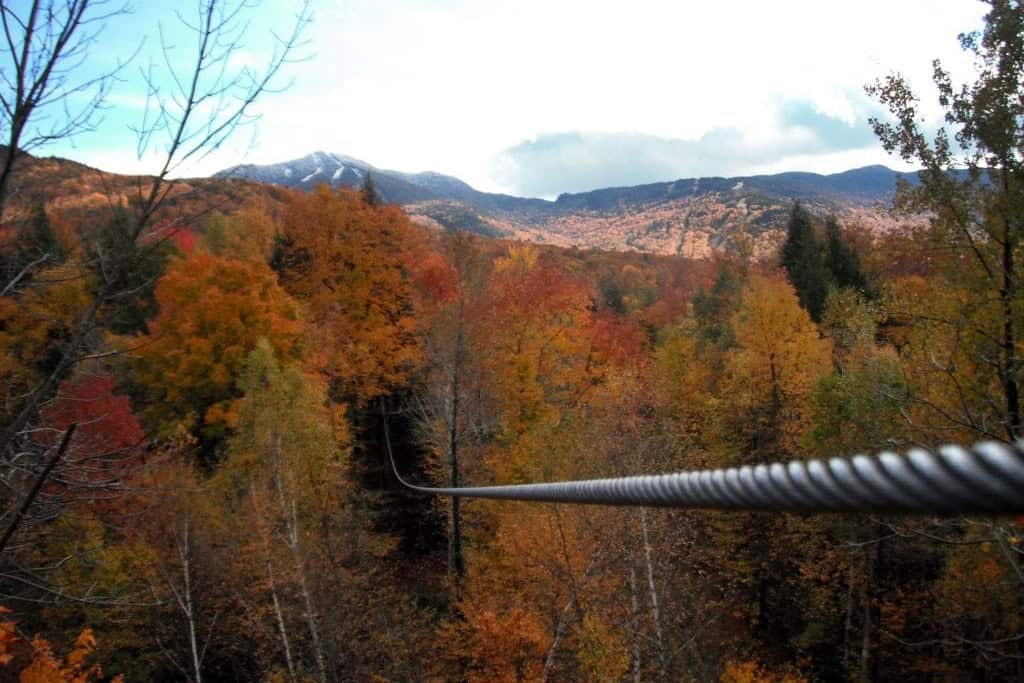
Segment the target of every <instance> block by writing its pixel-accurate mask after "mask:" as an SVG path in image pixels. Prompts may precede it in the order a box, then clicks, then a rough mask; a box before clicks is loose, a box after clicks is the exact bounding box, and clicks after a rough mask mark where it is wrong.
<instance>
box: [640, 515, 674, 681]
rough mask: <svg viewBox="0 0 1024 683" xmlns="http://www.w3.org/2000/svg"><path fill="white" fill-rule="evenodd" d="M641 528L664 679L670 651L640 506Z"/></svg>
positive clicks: (652, 613)
mask: <svg viewBox="0 0 1024 683" xmlns="http://www.w3.org/2000/svg"><path fill="white" fill-rule="evenodd" d="M640 529H641V531H642V534H643V540H644V563H645V564H646V565H647V589H648V591H650V594H651V619H652V620H653V621H654V635H655V639H656V642H657V643H658V659H659V664H661V676H660V678H661V679H662V680H665V677H666V676H667V675H668V656H667V655H668V653H667V652H666V651H665V641H664V639H663V637H662V633H661V611H660V609H659V608H658V589H657V587H656V586H655V584H654V563H652V562H651V542H650V539H649V537H648V535H647V511H646V510H645V509H644V507H643V506H641V507H640Z"/></svg>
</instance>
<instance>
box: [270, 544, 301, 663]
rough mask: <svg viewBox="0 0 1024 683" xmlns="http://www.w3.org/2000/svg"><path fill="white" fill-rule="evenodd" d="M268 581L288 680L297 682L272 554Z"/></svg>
mask: <svg viewBox="0 0 1024 683" xmlns="http://www.w3.org/2000/svg"><path fill="white" fill-rule="evenodd" d="M267 580H268V581H270V597H271V599H272V600H273V603H274V616H275V617H276V618H277V629H278V631H280V633H281V645H282V646H283V647H284V661H285V664H287V665H288V680H289V681H295V665H294V664H293V663H292V648H291V645H289V643H288V629H287V628H286V627H285V624H284V613H283V612H282V611H281V601H280V600H278V598H277V585H276V584H275V583H274V565H273V563H271V561H270V553H269V552H268V553H267Z"/></svg>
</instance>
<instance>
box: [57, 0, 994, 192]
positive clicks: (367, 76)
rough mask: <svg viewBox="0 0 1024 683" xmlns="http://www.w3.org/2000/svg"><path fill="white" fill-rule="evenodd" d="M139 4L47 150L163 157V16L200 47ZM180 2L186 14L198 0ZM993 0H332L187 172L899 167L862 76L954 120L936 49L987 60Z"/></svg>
mask: <svg viewBox="0 0 1024 683" xmlns="http://www.w3.org/2000/svg"><path fill="white" fill-rule="evenodd" d="M135 4H136V5H137V7H136V11H135V14H134V15H133V16H131V17H127V18H118V19H114V20H112V21H111V22H110V25H109V26H108V27H107V29H106V33H105V34H104V36H105V37H104V40H102V41H101V42H100V43H99V44H98V46H97V50H98V52H97V54H96V56H95V57H94V58H93V61H92V64H93V65H95V66H97V67H98V66H99V65H101V64H104V63H108V62H110V61H111V60H114V59H116V58H118V57H119V56H121V57H124V56H127V55H129V54H131V53H132V52H133V50H134V48H135V47H136V46H137V45H138V43H139V41H140V40H141V39H142V37H143V36H146V38H145V42H144V43H143V47H142V50H141V52H140V53H139V55H138V56H137V57H136V58H135V62H134V63H133V65H132V66H131V67H129V68H128V69H127V70H125V71H124V72H123V79H122V81H121V82H119V83H117V84H116V85H115V87H114V90H113V93H112V96H111V98H110V102H109V104H110V108H109V109H108V110H107V112H106V117H105V120H104V123H103V125H102V126H101V127H100V129H99V130H98V131H97V132H95V133H92V134H85V135H81V136H79V137H78V138H77V139H76V140H74V146H70V145H67V144H64V143H61V144H59V145H52V146H50V147H49V148H47V149H46V150H44V153H48V154H57V155H61V156H68V157H71V158H74V159H77V160H80V161H83V162H85V163H89V164H91V165H94V166H98V167H100V168H103V169H105V170H110V171H121V172H128V171H139V170H141V171H152V170H153V160H152V158H150V157H144V158H143V159H142V160H141V161H140V160H139V159H138V155H137V150H136V145H135V141H134V139H133V136H132V135H131V133H130V131H129V129H128V126H129V124H130V123H132V122H138V121H139V120H140V119H141V116H142V111H143V105H144V103H145V90H144V87H143V85H142V80H141V78H140V77H139V67H141V66H145V65H147V64H149V63H150V62H149V60H150V58H151V57H153V56H154V55H155V54H156V53H157V47H158V45H159V40H158V39H157V37H156V35H157V33H156V30H155V29H156V25H157V24H158V23H160V24H161V25H162V26H163V28H164V32H165V37H169V39H168V40H169V42H171V43H173V44H174V45H175V49H174V50H173V51H172V56H171V61H172V62H173V63H180V64H184V63H186V62H187V58H188V48H189V46H190V43H189V42H188V36H186V35H185V34H184V33H183V32H182V31H181V29H180V28H177V27H176V22H177V19H176V18H175V16H174V13H173V12H172V11H170V9H169V7H170V6H172V5H173V4H174V3H171V2H163V1H161V2H149V1H148V0H146V1H145V3H144V2H143V0H137V1H136V3H135ZM294 5H295V0H273V1H271V0H265V1H264V2H263V4H262V5H261V6H260V7H259V8H258V9H257V10H256V13H255V14H254V15H253V18H254V22H253V24H252V26H251V27H250V36H249V37H248V39H247V44H246V46H245V50H244V51H242V52H241V53H240V54H238V55H237V56H236V58H235V60H234V64H235V65H236V66H237V65H244V64H257V63H259V61H260V59H261V58H263V57H265V56H266V53H267V50H268V49H269V43H268V42H267V41H266V39H265V37H264V36H265V35H266V29H267V28H268V27H280V26H283V25H285V24H286V23H287V21H288V17H289V16H290V13H291V10H292V8H293V7H294ZM180 6H181V12H182V13H183V14H184V15H185V16H186V17H187V16H190V14H194V12H195V6H196V2H194V1H185V2H181V3H180ZM984 8H985V6H984V5H983V4H981V3H979V2H975V1H973V0H860V1H859V2H855V3H854V2H843V1H838V0H837V1H834V2H833V1H828V0H808V1H802V0H776V1H774V2H765V1H763V0H751V1H749V2H748V1H740V0H734V1H733V2H718V3H712V2H696V1H693V2H690V1H683V0H665V1H663V2H645V1H643V0H630V2H622V1H621V0H620V1H618V2H607V3H606V2H599V1H597V0H516V1H515V2H509V1H493V2H492V1H489V0H465V1H461V0H422V1H419V2H416V1H411V0H387V1H386V2H385V1H381V0H336V1H332V0H317V1H316V3H315V5H314V9H315V22H314V23H313V25H312V26H310V27H309V30H308V32H307V38H308V45H307V47H306V48H305V50H304V54H305V55H306V56H307V57H308V59H306V60H305V61H303V62H301V63H298V64H294V65H292V66H291V67H290V68H289V69H288V70H287V76H288V79H292V80H293V83H292V85H291V87H290V88H289V89H288V90H286V91H285V92H282V93H277V94H271V95H267V96H266V97H265V98H263V99H262V100H260V102H259V104H258V106H257V109H256V111H258V113H259V114H260V115H261V121H260V122H259V124H258V127H257V128H256V129H255V130H254V131H252V130H246V131H241V132H240V133H239V134H238V135H237V136H236V137H235V138H233V139H232V141H231V142H229V143H228V144H227V145H225V146H224V147H223V148H222V149H220V150H218V151H217V152H215V153H213V154H211V155H210V156H208V157H206V158H205V159H203V160H202V161H201V162H199V163H197V164H193V165H191V166H189V167H187V168H184V169H182V172H183V173H184V174H187V175H206V174H209V173H212V172H214V171H216V170H219V169H221V168H224V167H226V166H229V165H232V164H236V163H243V162H251V163H269V162H276V161H284V160H287V159H291V158H295V157H299V156H303V155H305V154H307V153H309V152H311V151H314V150H323V151H328V152H337V153H342V154H347V155H349V156H353V157H357V158H360V159H363V160H365V161H367V162H369V163H371V164H373V165H375V166H377V167H380V168H393V169H398V170H404V171H423V170H434V171H439V172H442V173H448V174H451V175H455V176H458V177H459V178H462V179H463V180H465V181H467V182H469V183H470V184H471V185H473V186H475V187H477V188H479V189H484V190H496V191H505V192H510V193H514V194H525V195H534V196H547V197H551V196H555V195H557V194H559V193H560V192H571V191H581V190H587V189H593V188H597V187H606V186H611V185H632V184H639V183H644V182H654V181H660V180H671V179H675V178H680V177H692V176H707V175H726V176H729V175H746V174H752V173H762V172H777V171H783V170H803V171H817V172H835V171H840V170H845V169H848V168H853V167H857V166H864V165H867V164H872V163H886V164H888V165H890V166H893V167H900V166H899V163H898V161H897V160H895V159H892V158H890V157H887V155H886V154H885V153H884V152H883V151H882V150H881V149H880V148H879V146H878V145H877V144H876V143H875V141H874V137H873V135H872V134H871V131H870V129H869V127H868V124H867V119H868V117H869V116H873V115H878V114H879V110H878V106H877V105H876V104H875V103H873V102H872V101H870V100H869V99H868V98H867V97H866V96H865V95H864V92H863V86H864V85H865V84H866V83H868V82H869V81H871V80H873V79H874V78H876V77H879V76H883V75H885V74H886V73H888V72H890V71H899V72H902V73H904V74H905V75H906V76H907V77H908V78H909V79H910V80H911V82H912V83H914V84H915V86H916V87H917V88H918V90H919V91H920V92H921V93H922V94H924V95H927V99H926V102H924V103H923V105H924V106H923V107H922V111H923V113H924V115H925V116H927V117H929V118H931V120H932V121H933V122H935V121H937V120H938V119H937V110H936V109H935V108H934V106H933V105H932V102H933V99H934V98H933V97H932V96H931V91H930V90H929V89H928V84H929V81H930V74H931V61H932V59H934V58H936V57H938V58H941V59H942V60H943V61H944V62H945V63H946V64H947V65H948V66H950V67H952V68H953V69H954V73H955V74H960V75H962V76H964V77H966V76H969V74H970V68H969V67H970V62H969V60H968V59H967V58H966V56H965V55H963V53H962V52H961V51H960V49H959V45H958V42H957V34H958V33H959V32H961V31H965V30H973V29H977V28H980V26H981V17H982V15H983V13H984ZM154 64H155V65H156V66H157V68H163V67H161V66H160V62H159V61H154ZM288 79H285V80H288ZM282 82H283V81H282ZM254 133H255V136H254ZM161 144H162V142H161V141H159V140H155V141H154V142H153V144H152V146H151V147H152V148H153V151H158V150H159V148H160V145H161Z"/></svg>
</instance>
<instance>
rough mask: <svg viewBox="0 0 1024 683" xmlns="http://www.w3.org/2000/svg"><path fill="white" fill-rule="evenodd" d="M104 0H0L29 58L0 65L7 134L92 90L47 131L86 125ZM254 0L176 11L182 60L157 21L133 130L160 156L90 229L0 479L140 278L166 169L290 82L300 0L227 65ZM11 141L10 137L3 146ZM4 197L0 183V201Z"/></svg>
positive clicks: (11, 35)
mask: <svg viewBox="0 0 1024 683" xmlns="http://www.w3.org/2000/svg"><path fill="white" fill-rule="evenodd" d="M101 4H102V3H100V2H97V1H95V0H94V1H93V2H91V3H90V2H88V1H87V0H68V2H66V3H64V4H60V5H59V6H57V5H58V3H49V4H46V3H39V2H35V3H33V4H32V9H31V10H30V12H29V14H28V16H27V17H22V16H21V15H18V14H16V13H15V12H14V11H13V10H11V9H9V8H8V7H7V6H6V3H2V2H0V7H2V9H3V12H2V16H3V22H4V24H3V26H4V29H5V31H6V34H7V35H6V39H7V40H8V43H9V45H10V46H13V47H14V48H17V51H18V52H19V54H21V55H31V56H32V57H31V59H30V58H28V57H25V56H20V57H17V58H16V62H15V63H16V64H18V65H20V66H19V70H16V71H15V72H14V75H9V74H8V73H7V72H4V78H5V81H4V82H3V83H0V97H3V103H4V106H5V108H7V111H9V112H11V113H10V114H9V116H10V121H11V125H12V130H13V129H14V128H16V129H17V131H18V132H16V133H15V132H12V139H14V140H15V141H17V140H19V139H21V138H20V137H18V136H22V135H24V131H25V130H32V131H35V130H37V128H34V127H31V125H30V124H31V115H32V114H33V112H35V111H40V110H41V107H43V106H46V107H48V108H52V107H56V108H63V109H64V110H65V111H68V112H71V101H70V96H71V95H75V94H81V93H82V92H86V91H88V92H93V91H94V90H96V89H99V91H98V94H96V96H95V97H94V98H93V99H92V104H91V105H90V108H89V109H88V111H87V113H86V114H83V113H80V112H79V113H74V112H71V115H70V118H67V119H66V122H65V124H64V125H63V126H58V127H56V128H52V129H49V130H51V131H52V132H54V133H55V137H59V136H58V135H56V133H60V132H65V133H66V134H71V133H74V132H80V131H82V130H85V129H87V128H89V127H90V126H93V125H95V123H96V118H95V115H96V113H97V111H98V107H99V105H100V103H101V102H102V95H103V94H105V93H106V91H107V87H108V85H109V82H110V78H111V75H110V74H107V76H106V77H105V78H100V79H99V80H97V79H96V78H91V79H88V80H85V81H75V76H76V71H75V69H76V67H78V66H81V63H82V61H83V59H84V57H85V55H86V54H87V52H88V48H89V47H90V46H91V45H92V44H93V43H94V42H95V41H96V40H97V39H98V38H99V36H100V30H99V29H100V28H101V27H102V23H101V20H102V19H103V18H109V17H110V16H112V14H113V13H114V10H112V11H110V12H107V13H105V14H102V13H95V14H90V13H89V10H90V8H95V7H98V6H100V5H101ZM254 8H255V4H254V3H253V2H252V1H251V0H202V1H201V2H200V3H199V5H198V13H197V15H196V16H195V17H193V18H189V17H186V16H184V15H182V14H180V13H179V14H177V20H178V21H180V22H181V23H182V24H183V25H184V26H185V27H186V29H188V31H189V32H190V33H191V35H192V36H193V38H194V39H195V42H194V46H195V47H194V50H195V51H194V52H193V53H192V56H191V59H190V60H184V59H182V60H179V59H177V56H176V55H172V49H173V48H174V46H173V45H171V44H170V43H169V42H168V41H167V40H166V38H165V35H166V33H165V32H164V31H163V30H161V31H160V36H161V48H162V52H163V56H164V59H163V62H164V64H163V68H162V69H161V68H158V67H157V66H156V65H150V66H149V67H148V68H146V69H144V70H143V74H142V75H143V78H144V81H145V84H146V87H147V91H148V94H149V102H150V105H151V106H150V107H148V108H147V110H146V116H145V117H144V119H143V121H142V122H141V124H140V125H139V126H138V127H137V128H136V133H137V134H138V140H139V150H140V152H144V151H145V150H147V149H160V151H161V154H162V162H161V163H160V165H159V167H158V169H157V172H156V174H155V175H154V176H152V177H151V178H147V179H145V180H144V181H140V184H139V186H138V189H139V192H138V196H137V198H136V201H134V202H133V203H132V205H131V207H130V211H131V213H130V219H129V220H127V221H122V222H121V227H120V228H119V232H118V234H117V235H115V236H114V237H115V238H116V239H111V238H110V236H109V235H108V236H107V238H106V239H98V240H93V241H92V243H91V244H90V245H89V247H88V248H87V249H86V250H85V253H84V259H83V263H81V264H79V265H80V268H79V269H80V271H81V272H83V273H85V272H89V273H91V274H92V277H91V278H90V279H89V282H90V283H94V284H90V286H91V292H90V293H91V294H92V298H91V301H89V302H88V304H87V305H85V306H84V307H82V308H81V309H80V310H79V311H78V312H77V313H76V314H75V315H74V316H73V319H72V320H71V321H70V322H69V323H68V325H67V327H66V330H65V333H64V334H63V341H62V342H61V343H60V346H59V348H58V349H56V353H55V354H54V355H55V358H54V362H53V363H52V364H51V365H50V368H49V370H48V372H47V373H46V374H45V375H44V376H42V377H41V379H40V380H39V381H37V382H36V383H35V384H34V385H33V386H32V387H31V388H30V389H29V390H28V391H26V392H25V393H24V395H23V396H21V397H20V401H19V404H18V405H17V406H16V408H15V409H14V410H13V411H12V412H11V414H10V419H9V420H8V421H7V423H6V424H4V425H3V427H2V429H0V482H5V481H7V480H8V477H7V476H6V475H7V474H8V473H11V472H13V471H15V470H17V471H18V472H20V473H22V474H24V471H25V470H26V468H28V470H30V472H29V474H33V473H34V474H42V473H43V472H44V470H45V465H46V458H45V456H44V454H45V452H46V448H45V444H40V443H37V441H38V439H37V438H36V437H37V435H38V434H40V433H41V432H42V431H44V430H41V429H40V424H39V423H40V419H39V418H40V414H41V412H42V411H43V408H44V407H45V406H46V405H48V404H49V403H50V402H52V401H54V400H55V399H56V398H57V394H58V388H59V386H60V383H61V382H62V381H63V380H64V379H66V378H68V377H69V376H71V374H72V373H73V372H74V371H75V369H76V368H77V367H78V366H79V365H80V364H81V363H83V362H84V361H87V360H89V359H97V358H99V357H101V356H104V355H106V354H104V353H103V352H102V349H101V348H100V345H101V344H102V338H103V335H102V334H101V332H102V324H103V319H104V316H105V315H107V314H109V311H110V310H116V309H117V307H118V306H120V305H122V303H123V302H124V301H126V300H128V299H129V298H130V297H131V296H132V295H133V294H134V293H135V292H136V291H137V290H138V289H139V288H140V287H142V286H144V285H146V284H147V282H144V281H142V279H141V278H143V277H144V276H143V275H141V270H140V263H141V262H142V261H143V260H144V259H145V258H147V256H148V254H147V252H148V250H150V249H151V248H152V245H153V244H154V243H156V242H158V241H159V240H160V239H161V237H162V236H161V234H160V231H161V230H164V229H165V228H160V229H156V228H154V227H153V225H154V220H153V219H154V216H155V214H156V213H157V212H158V210H160V209H161V207H162V206H163V205H164V202H165V200H166V198H167V196H168V194H169V193H170V191H171V190H172V189H173V187H174V185H175V182H176V181H175V180H174V179H173V178H172V176H173V174H174V173H175V172H176V171H177V170H179V169H180V168H181V166H182V164H184V163H186V162H188V161H190V160H196V159H199V158H202V157H203V156H205V155H206V154H208V153H209V152H211V151H212V150H214V149H217V148H218V147H219V146H220V145H222V144H223V143H224V142H225V141H226V140H227V139H228V138H229V137H230V136H231V134H232V133H234V132H235V131H236V130H237V129H238V128H239V127H240V126H243V125H246V124H249V123H251V122H252V121H253V120H254V118H255V117H254V116H253V113H252V111H251V109H252V106H253V104H254V103H255V102H256V100H257V99H258V98H259V97H260V96H261V95H262V94H264V93H267V92H271V91H274V90H277V89H279V88H281V87H284V86H285V85H287V84H286V83H279V82H278V81H279V77H280V76H281V72H282V70H283V69H284V67H285V66H286V65H287V64H289V63H291V62H293V61H294V60H295V59H296V51H297V50H298V49H299V48H300V47H301V44H302V34H303V31H304V29H305V28H306V27H307V26H308V24H309V22H310V20H311V9H310V3H309V0H303V1H302V2H300V3H299V4H298V5H297V11H296V13H295V15H294V21H293V23H292V24H291V25H290V26H289V27H288V28H287V30H286V31H285V33H284V34H282V35H276V34H275V36H274V38H275V48H274V49H273V50H272V51H271V53H270V54H269V55H268V56H267V61H266V62H265V64H264V66H263V68H262V69H257V68H254V67H252V66H248V65H243V66H237V67H236V66H235V64H236V60H235V57H236V56H237V54H238V53H239V51H240V50H242V49H243V45H244V40H245V38H246V32H247V29H248V26H249V24H248V22H247V21H246V19H247V15H248V13H249V12H250V11H251V10H253V9H254ZM116 11H123V9H118V10H116ZM19 31H20V33H19ZM19 37H20V38H19ZM19 39H20V40H23V43H22V44H19V43H18V40H19ZM12 51H13V50H12ZM46 55H49V61H46V59H45V57H46ZM40 65H42V66H40ZM185 65H187V66H185ZM44 71H45V72H46V74H45V75H43V72H44ZM161 72H165V73H161ZM19 79H22V80H19ZM32 79H35V80H34V81H33V80H32ZM23 81H24V83H31V82H39V83H41V84H42V85H39V86H36V92H35V94H32V95H26V94H25V93H23V92H22V88H23V86H22V85H21V84H22V82H23ZM165 84H167V85H166V86H165ZM30 87H31V86H30ZM25 102H27V103H30V105H31V106H29V104H21V108H20V109H19V108H17V107H18V103H25ZM26 107H27V108H26ZM83 111H84V110H83ZM40 130H41V129H40ZM33 135H34V133H33ZM32 139H34V140H36V141H37V142H45V141H46V140H49V139H54V137H46V136H45V135H44V136H42V137H38V136H37V137H33V138H32ZM21 146H22V148H24V146H25V145H24V144H22V145H21ZM16 147H17V145H16V144H14V145H12V146H11V149H12V150H13V149H15V148H16ZM7 156H8V158H10V157H12V156H13V155H12V154H9V155H7ZM5 163H8V162H5ZM4 168H6V169H7V171H5V173H9V165H8V166H5V167H4ZM4 177H5V178H6V175H5V176H4ZM4 182H7V181H6V180H5V181H4ZM2 198H3V194H2V186H0V200H2ZM148 277H151V276H148ZM150 284H151V283H150ZM61 467H62V465H61V464H60V463H58V464H57V466H56V467H55V468H53V470H52V472H47V476H49V477H50V478H51V480H55V478H56V479H63V480H67V481H75V480H76V479H80V478H78V477H75V476H73V475H69V476H66V475H65V474H63V473H62V472H61ZM36 479H37V477H32V476H28V477H26V476H21V475H19V476H18V477H14V478H13V479H12V480H18V481H25V482H33V481H36ZM16 489H17V487H13V488H12V487H5V488H2V489H0V500H2V501H3V502H2V503H0V505H2V506H3V508H4V509H7V508H10V511H11V512H9V513H8V514H12V513H13V510H14V509H15V506H16V505H17V501H19V500H21V499H22V498H21V496H20V495H19V491H18V490H16ZM32 514H33V511H31V510H26V511H25V512H24V515H25V516H26V517H31V516H32ZM12 546H13V544H12ZM12 546H9V547H8V551H10V549H11V547H12Z"/></svg>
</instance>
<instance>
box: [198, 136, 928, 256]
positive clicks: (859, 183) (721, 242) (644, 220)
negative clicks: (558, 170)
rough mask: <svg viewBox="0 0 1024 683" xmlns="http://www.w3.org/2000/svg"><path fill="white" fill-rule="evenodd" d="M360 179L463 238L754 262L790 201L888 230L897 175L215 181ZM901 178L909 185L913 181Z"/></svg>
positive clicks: (358, 172) (302, 175) (324, 166)
mask: <svg viewBox="0 0 1024 683" xmlns="http://www.w3.org/2000/svg"><path fill="white" fill-rule="evenodd" d="M367 173H372V174H373V181H374V185H375V187H376V188H377V191H378V193H379V195H380V196H381V198H382V199H383V200H384V201H385V202H389V203H395V204H400V205H402V206H403V207H404V208H405V209H406V211H408V212H409V213H410V215H412V216H413V218H414V219H415V220H417V221H419V222H421V223H424V224H426V225H430V226H434V227H437V228H441V229H461V230H471V231H473V232H478V233H482V234H486V235H491V236H500V237H513V238H519V239H525V240H530V241H535V242H539V243H545V244H556V245H559V246H577V247H586V248H599V249H608V250H635V251H644V252H652V253H661V254H682V255H685V256H691V257H697V258H700V257H704V256H707V255H708V254H709V253H710V251H711V250H713V249H718V248H728V247H729V246H730V245H732V244H734V243H735V241H736V240H735V238H736V237H737V236H738V235H740V234H746V235H748V236H749V237H750V238H751V239H752V243H753V248H754V251H755V254H756V255H766V254H767V253H769V252H772V251H773V250H774V249H775V247H776V245H777V244H778V242H779V240H780V239H781V231H782V229H783V228H784V226H785V221H786V218H787V216H788V214H789V211H790V207H791V206H792V203H793V202H794V201H800V202H802V203H804V204H805V205H806V206H807V207H808V208H810V209H811V211H813V212H816V213H819V214H826V213H833V214H835V215H836V216H837V217H838V218H839V220H840V222H842V223H844V224H851V223H853V224H858V225H860V226H862V227H865V228H867V229H871V230H885V229H888V228H889V227H891V225H892V223H893V219H892V218H890V217H889V216H888V215H887V214H886V213H885V212H884V211H882V210H881V207H882V205H884V204H888V203H889V202H890V201H891V199H892V196H893V193H894V191H895V188H896V180H897V178H898V177H900V175H901V174H899V173H897V172H896V171H893V170H891V169H888V168H886V167H884V166H868V167H865V168H858V169H854V170H850V171H845V172H843V173H834V174H830V175H820V174H816V173H779V174H775V175H760V176H743V177H735V178H720V177H714V178H688V179H680V180H674V181H668V182H661V183H649V184H645V185H637V186H634V187H612V188H603V189H598V190H593V191H590V192H581V193H572V194H563V195H560V196H559V197H558V198H557V199H555V200H554V201H548V200H544V199H535V198H525V197H514V196H511V195H505V194H496V193H489V192H480V191H478V190H476V189H474V188H473V187H471V186H470V185H469V184H467V183H465V182H463V181H462V180H459V179H458V178H454V177H452V176H447V175H443V174H441V173H434V172H429V171H428V172H424V173H404V172H401V171H392V170H387V169H379V168H376V167H374V166H372V165H371V164H368V163H366V162H364V161H360V160H358V159H354V158H352V157H349V156H345V155H342V154H332V153H327V152H313V153H312V154H308V155H306V156H304V157H302V158H300V159H294V160H292V161H286V162H282V163H277V164H269V165H265V166H258V165H253V164H245V165H239V166H233V167H231V168H229V169H225V170H223V171H220V172H219V173H216V174H215V175H214V177H215V178H222V179H231V178H240V179H246V180H250V181H258V182H263V183H272V184H276V185H282V186H285V187H293V188H300V189H311V188H313V187H315V186H316V185H318V184H320V183H328V184H330V185H331V186H332V187H358V186H360V185H361V184H362V183H363V182H364V179H365V177H366V174H367ZM908 179H909V180H910V181H911V182H913V181H914V180H915V178H914V174H910V175H909V176H908Z"/></svg>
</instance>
